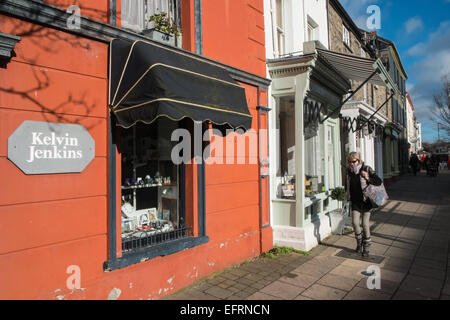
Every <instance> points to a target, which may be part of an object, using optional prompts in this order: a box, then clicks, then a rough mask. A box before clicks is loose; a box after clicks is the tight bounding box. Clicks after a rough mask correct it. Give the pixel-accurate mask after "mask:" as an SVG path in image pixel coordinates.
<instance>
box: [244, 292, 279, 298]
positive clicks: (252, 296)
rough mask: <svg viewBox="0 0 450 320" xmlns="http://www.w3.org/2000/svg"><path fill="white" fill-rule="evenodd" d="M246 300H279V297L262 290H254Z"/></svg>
mask: <svg viewBox="0 0 450 320" xmlns="http://www.w3.org/2000/svg"><path fill="white" fill-rule="evenodd" d="M246 300H280V298H277V297H274V296H271V295H269V294H266V293H263V292H256V293H254V294H252V295H251V296H250V297H248V298H247V299H246Z"/></svg>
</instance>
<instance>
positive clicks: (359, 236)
mask: <svg viewBox="0 0 450 320" xmlns="http://www.w3.org/2000/svg"><path fill="white" fill-rule="evenodd" d="M361 215H362V230H361V226H360V223H361ZM369 220H370V211H367V212H363V213H361V212H359V211H358V210H352V223H353V230H355V237H356V240H357V241H358V242H359V241H361V240H362V244H363V246H364V249H365V250H366V251H368V249H369V247H370V242H371V239H370V225H369Z"/></svg>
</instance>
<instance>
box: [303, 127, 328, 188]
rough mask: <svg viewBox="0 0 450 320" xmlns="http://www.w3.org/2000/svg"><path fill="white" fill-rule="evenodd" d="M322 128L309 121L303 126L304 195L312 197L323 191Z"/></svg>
mask: <svg viewBox="0 0 450 320" xmlns="http://www.w3.org/2000/svg"><path fill="white" fill-rule="evenodd" d="M322 130H323V129H322V128H320V127H319V124H318V123H309V124H307V126H306V127H305V196H306V197H312V196H314V195H316V194H318V193H321V192H324V191H325V184H324V165H323V158H324V150H323V143H321V140H322V134H321V132H322Z"/></svg>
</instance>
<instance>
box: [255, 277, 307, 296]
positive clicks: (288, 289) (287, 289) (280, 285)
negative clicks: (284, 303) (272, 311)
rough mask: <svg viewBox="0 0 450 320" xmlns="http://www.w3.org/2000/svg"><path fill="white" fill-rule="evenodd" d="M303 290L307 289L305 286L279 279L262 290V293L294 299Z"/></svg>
mask: <svg viewBox="0 0 450 320" xmlns="http://www.w3.org/2000/svg"><path fill="white" fill-rule="evenodd" d="M303 291H305V288H300V287H297V286H294V285H291V284H288V283H286V282H283V281H280V280H277V281H275V282H273V283H271V284H269V285H268V286H266V287H265V288H263V289H261V290H260V292H262V293H265V294H268V295H271V296H274V297H278V298H281V299H284V300H291V299H294V298H295V297H297V296H298V295H299V294H301V293H302V292H303Z"/></svg>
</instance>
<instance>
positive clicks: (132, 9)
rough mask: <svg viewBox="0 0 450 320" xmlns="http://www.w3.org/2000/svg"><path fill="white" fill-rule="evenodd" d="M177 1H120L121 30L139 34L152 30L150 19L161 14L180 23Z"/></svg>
mask: <svg viewBox="0 0 450 320" xmlns="http://www.w3.org/2000/svg"><path fill="white" fill-rule="evenodd" d="M179 8H180V3H179V0H122V14H121V17H122V18H121V25H122V27H123V28H127V29H131V30H133V31H135V32H141V31H143V30H145V29H151V28H153V22H150V21H149V20H150V17H151V16H152V15H154V14H159V13H162V12H165V13H167V18H169V19H171V20H173V21H175V22H176V23H177V24H178V25H181V23H180V19H181V18H180V14H179Z"/></svg>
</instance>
